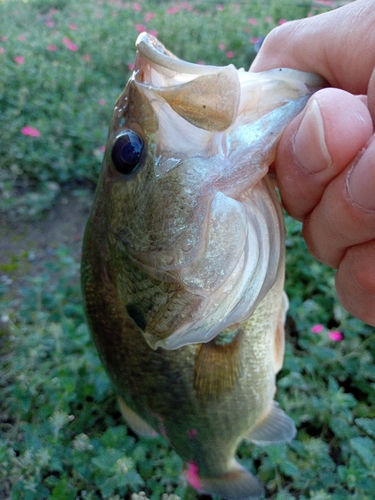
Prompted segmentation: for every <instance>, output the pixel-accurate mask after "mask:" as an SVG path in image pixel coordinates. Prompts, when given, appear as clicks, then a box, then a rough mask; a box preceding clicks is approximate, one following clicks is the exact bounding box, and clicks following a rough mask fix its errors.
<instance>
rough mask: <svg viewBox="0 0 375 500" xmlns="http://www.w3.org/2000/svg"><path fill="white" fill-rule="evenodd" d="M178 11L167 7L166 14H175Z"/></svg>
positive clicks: (175, 8) (176, 8) (175, 7)
mask: <svg viewBox="0 0 375 500" xmlns="http://www.w3.org/2000/svg"><path fill="white" fill-rule="evenodd" d="M179 10H180V9H179V8H178V7H177V6H174V7H169V9H167V14H177V12H178V11H179Z"/></svg>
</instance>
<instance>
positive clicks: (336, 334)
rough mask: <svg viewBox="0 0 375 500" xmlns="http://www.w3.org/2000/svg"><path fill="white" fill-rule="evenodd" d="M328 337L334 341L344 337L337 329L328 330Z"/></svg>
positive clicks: (339, 340)
mask: <svg viewBox="0 0 375 500" xmlns="http://www.w3.org/2000/svg"><path fill="white" fill-rule="evenodd" d="M328 337H329V338H330V339H331V340H333V341H334V342H341V340H342V339H343V338H344V336H343V334H342V333H341V332H340V331H338V330H334V331H332V332H329V334H328Z"/></svg>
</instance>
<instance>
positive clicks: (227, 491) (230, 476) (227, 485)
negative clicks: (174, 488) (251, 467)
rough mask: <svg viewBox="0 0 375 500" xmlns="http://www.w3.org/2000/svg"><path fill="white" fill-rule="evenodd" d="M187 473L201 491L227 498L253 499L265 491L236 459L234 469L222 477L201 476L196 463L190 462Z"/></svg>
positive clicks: (195, 486)
mask: <svg viewBox="0 0 375 500" xmlns="http://www.w3.org/2000/svg"><path fill="white" fill-rule="evenodd" d="M185 475H186V479H187V481H188V483H189V484H190V485H191V486H192V487H193V488H194V489H196V490H198V491H199V493H205V494H209V495H218V496H220V497H222V498H225V499H226V500H252V499H255V498H259V497H260V496H261V495H262V494H263V493H264V490H263V487H262V485H261V484H260V483H259V481H258V480H257V479H256V478H255V477H254V476H253V475H252V474H251V473H250V472H249V471H247V470H246V469H244V468H243V467H242V466H241V465H240V464H239V463H238V462H236V461H234V462H233V466H232V469H231V470H230V471H229V472H227V473H226V474H224V475H222V476H220V477H201V476H199V474H198V467H197V466H196V465H195V464H194V463H189V464H188V470H187V471H186V472H185Z"/></svg>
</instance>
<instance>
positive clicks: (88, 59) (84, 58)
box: [82, 54, 91, 61]
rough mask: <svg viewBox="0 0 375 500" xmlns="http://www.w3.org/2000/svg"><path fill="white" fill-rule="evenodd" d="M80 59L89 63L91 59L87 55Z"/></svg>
mask: <svg viewBox="0 0 375 500" xmlns="http://www.w3.org/2000/svg"><path fill="white" fill-rule="evenodd" d="M82 59H83V60H84V61H91V57H90V55H89V54H83V56H82Z"/></svg>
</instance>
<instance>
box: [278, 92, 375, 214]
mask: <svg viewBox="0 0 375 500" xmlns="http://www.w3.org/2000/svg"><path fill="white" fill-rule="evenodd" d="M372 132H373V127H372V121H371V117H370V114H369V112H368V109H367V107H366V106H365V104H364V103H363V102H362V100H361V99H359V98H358V97H356V96H353V95H351V94H349V93H348V92H345V91H343V90H338V89H333V88H330V89H324V90H321V91H319V92H317V93H316V94H315V95H314V96H313V97H312V98H311V99H310V101H309V103H308V105H307V107H306V108H305V110H304V112H303V113H302V114H301V115H300V116H299V117H297V118H296V119H295V120H294V121H293V122H292V123H291V124H290V125H289V126H288V127H287V129H286V130H285V132H284V134H283V136H282V139H281V141H280V144H279V146H278V149H277V152H276V160H275V164H274V167H275V170H276V176H277V182H278V186H279V189H280V193H281V197H282V200H283V204H284V206H285V208H286V210H287V212H288V213H289V214H290V215H291V216H292V217H295V218H296V219H299V220H303V219H304V218H305V217H306V216H307V215H308V214H309V213H310V212H311V211H312V210H313V209H314V207H315V206H316V205H317V204H318V203H319V201H320V199H321V197H322V196H323V192H324V190H325V188H326V186H327V185H328V184H329V182H330V181H331V180H332V179H333V178H335V177H336V176H337V175H338V174H339V173H340V172H341V171H342V170H343V169H344V168H346V167H347V165H348V164H349V163H350V162H351V161H352V160H353V158H354V157H355V155H356V154H357V152H358V151H360V150H361V149H362V148H363V147H364V146H365V145H366V143H367V142H368V140H369V139H370V137H371V135H372Z"/></svg>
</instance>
